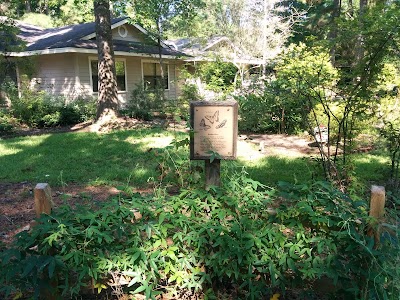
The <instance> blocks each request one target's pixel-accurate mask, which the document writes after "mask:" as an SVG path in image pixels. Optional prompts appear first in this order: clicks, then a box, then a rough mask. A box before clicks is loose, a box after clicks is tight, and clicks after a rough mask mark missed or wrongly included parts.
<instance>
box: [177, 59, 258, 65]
mask: <svg viewBox="0 0 400 300" xmlns="http://www.w3.org/2000/svg"><path fill="white" fill-rule="evenodd" d="M220 59H221V60H222V61H224V62H231V63H234V64H248V65H263V64H264V62H263V61H262V60H260V59H245V58H242V59H241V58H235V59H229V58H220ZM213 61H215V59H214V58H212V57H193V58H188V59H185V62H194V63H196V62H213Z"/></svg>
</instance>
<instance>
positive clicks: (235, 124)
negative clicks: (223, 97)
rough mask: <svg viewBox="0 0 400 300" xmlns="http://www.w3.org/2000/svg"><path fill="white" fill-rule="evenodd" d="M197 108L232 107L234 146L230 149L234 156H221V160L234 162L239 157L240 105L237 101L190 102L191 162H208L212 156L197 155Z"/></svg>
mask: <svg viewBox="0 0 400 300" xmlns="http://www.w3.org/2000/svg"><path fill="white" fill-rule="evenodd" d="M197 107H212V108H214V107H223V108H226V107H231V108H232V110H233V120H232V123H233V124H232V141H233V145H232V148H233V149H230V150H231V151H230V152H231V153H232V155H229V156H228V155H221V156H220V158H221V159H226V160H233V159H236V155H237V135H238V103H237V102H236V101H192V102H190V127H191V129H192V133H191V134H190V159H191V160H208V159H210V156H211V155H197V154H196V153H195V149H194V148H195V139H196V132H194V129H195V126H194V125H195V124H194V120H195V109H196V108H197Z"/></svg>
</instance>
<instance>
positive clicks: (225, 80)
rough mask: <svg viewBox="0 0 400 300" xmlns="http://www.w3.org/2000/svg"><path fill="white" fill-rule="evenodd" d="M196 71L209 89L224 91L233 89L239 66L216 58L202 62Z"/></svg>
mask: <svg viewBox="0 0 400 300" xmlns="http://www.w3.org/2000/svg"><path fill="white" fill-rule="evenodd" d="M196 72H197V73H198V75H199V77H200V79H201V80H202V81H203V82H205V83H206V84H207V88H208V89H210V90H212V91H215V92H223V91H231V90H233V88H234V82H235V76H236V72H237V67H236V66H235V65H234V64H232V63H228V62H223V61H221V60H216V61H213V62H206V63H202V64H200V65H199V68H198V70H196Z"/></svg>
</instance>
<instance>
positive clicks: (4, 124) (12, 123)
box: [0, 109, 19, 133]
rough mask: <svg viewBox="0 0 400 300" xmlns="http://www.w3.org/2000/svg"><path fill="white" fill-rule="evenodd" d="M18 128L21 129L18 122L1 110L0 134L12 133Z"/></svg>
mask: <svg viewBox="0 0 400 300" xmlns="http://www.w3.org/2000/svg"><path fill="white" fill-rule="evenodd" d="M16 127H19V122H18V120H17V119H15V118H14V117H12V116H11V115H10V114H9V113H8V112H7V111H6V110H1V109H0V133H9V132H12V131H13V130H14V129H15V128H16Z"/></svg>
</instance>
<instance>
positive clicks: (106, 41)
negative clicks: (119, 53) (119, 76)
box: [94, 0, 118, 124]
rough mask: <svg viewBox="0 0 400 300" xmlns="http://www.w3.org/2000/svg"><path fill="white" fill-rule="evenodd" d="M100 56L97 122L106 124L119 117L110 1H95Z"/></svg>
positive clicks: (98, 52)
mask: <svg viewBox="0 0 400 300" xmlns="http://www.w3.org/2000/svg"><path fill="white" fill-rule="evenodd" d="M94 14H95V20H96V42H97V54H98V72H99V74H98V77H99V95H98V100H97V116H96V122H97V123H98V124H104V123H107V122H110V121H111V120H112V119H113V118H115V117H116V116H117V111H118V94H117V81H116V72H115V60H114V47H113V40H112V32H111V16H110V2H109V0H94Z"/></svg>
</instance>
